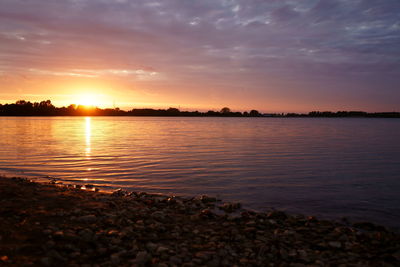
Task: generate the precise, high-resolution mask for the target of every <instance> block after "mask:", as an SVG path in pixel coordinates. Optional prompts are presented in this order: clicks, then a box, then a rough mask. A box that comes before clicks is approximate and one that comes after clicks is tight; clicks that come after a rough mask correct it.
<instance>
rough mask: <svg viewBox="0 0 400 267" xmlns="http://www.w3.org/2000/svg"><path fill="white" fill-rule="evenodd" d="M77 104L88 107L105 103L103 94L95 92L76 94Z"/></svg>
mask: <svg viewBox="0 0 400 267" xmlns="http://www.w3.org/2000/svg"><path fill="white" fill-rule="evenodd" d="M75 102H76V104H77V105H78V106H79V105H80V106H87V107H100V106H102V105H103V101H102V96H101V95H99V94H95V93H82V94H79V95H77V96H76V101H75Z"/></svg>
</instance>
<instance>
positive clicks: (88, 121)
mask: <svg viewBox="0 0 400 267" xmlns="http://www.w3.org/2000/svg"><path fill="white" fill-rule="evenodd" d="M85 120H86V128H85V137H86V148H85V156H86V158H87V159H90V155H91V151H92V148H91V143H90V139H91V136H92V129H91V119H90V117H86V118H85Z"/></svg>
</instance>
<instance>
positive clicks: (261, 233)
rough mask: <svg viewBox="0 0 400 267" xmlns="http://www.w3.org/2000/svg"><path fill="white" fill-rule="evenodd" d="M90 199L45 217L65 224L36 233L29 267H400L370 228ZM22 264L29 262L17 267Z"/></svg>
mask: <svg viewBox="0 0 400 267" xmlns="http://www.w3.org/2000/svg"><path fill="white" fill-rule="evenodd" d="M68 190H70V189H68ZM68 190H67V191H68ZM73 192H76V193H79V194H88V193H87V192H82V191H79V192H78V191H75V190H74V191H73ZM90 194H91V195H92V194H94V193H90ZM0 197H1V196H0ZM39 197H40V196H38V198H39ZM80 198H82V199H83V197H82V196H80ZM93 199H94V198H91V197H87V199H85V200H87V201H86V202H85V201H82V204H80V205H79V208H75V209H74V210H73V211H72V212H71V211H68V210H59V209H57V211H56V212H53V211H49V213H50V214H53V213H57V214H60V215H61V214H64V216H63V217H65V219H63V221H62V223H60V222H59V221H57V222H55V221H54V222H53V221H52V220H48V221H46V224H43V225H44V227H43V229H44V230H38V233H39V234H42V237H43V240H41V242H42V243H41V244H40V245H39V246H38V247H37V252H36V250H35V253H36V254H35V255H38V256H37V258H36V259H35V260H31V262H33V264H34V265H38V266H56V265H64V264H65V263H66V262H68V266H86V265H87V266H89V264H90V266H99V267H100V266H101V267H102V266H159V267H172V266H187V267H189V266H211V267H212V266H215V267H216V266H269V265H268V264H271V266H297V267H302V266H400V244H399V242H398V240H399V236H398V234H396V233H393V232H389V231H388V230H387V229H384V228H382V227H379V226H375V225H373V224H369V223H360V224H355V226H357V228H354V227H353V226H348V225H346V226H345V225H343V224H340V223H337V222H333V221H326V220H317V219H316V218H315V217H308V218H306V217H304V216H291V215H288V214H286V213H284V212H282V211H275V210H274V211H271V212H269V213H256V212H253V211H248V210H244V209H241V206H240V205H238V204H237V203H225V204H223V205H222V207H223V208H222V210H219V208H218V205H214V204H213V203H215V202H217V200H216V198H212V197H208V196H201V197H200V198H192V199H185V198H182V197H174V196H173V197H166V196H155V195H151V194H146V193H137V194H132V193H129V192H128V193H126V192H123V191H118V193H115V194H114V195H113V196H111V195H106V194H100V193H99V194H97V195H96V198H95V199H96V200H95V201H96V211H94V210H95V209H94V208H93V207H89V205H88V206H86V203H90V201H94V200H93ZM3 201H4V200H3ZM0 208H1V206H0ZM235 209H236V210H237V209H240V210H239V211H236V210H235ZM40 210H41V212H43V210H45V208H42V209H40ZM232 211H233V212H232ZM235 211H236V212H235ZM72 215H73V216H72ZM20 217H21V218H22V215H21V216H20ZM27 217H28V216H27ZM31 217H32V218H35V219H34V220H35V221H42V219H41V218H38V217H34V216H31ZM28 218H29V217H28ZM53 219H54V217H53ZM56 219H57V220H59V218H56ZM32 221H33V220H31V221H30V222H29V223H30V224H32V223H33V224H34V221H33V222H32ZM34 227H37V226H35V225H34ZM37 229H40V227H37ZM4 240H8V237H7V238H6V237H5V236H3V239H2V240H1V241H2V242H3V241H4ZM42 244H43V245H42ZM27 247H28V246H27ZM26 249H27V248H26V247H23V248H21V251H24V250H26ZM17 251H18V250H17ZM5 254H6V252H4V253H3V252H2V255H5ZM2 255H0V256H1V258H0V259H1V261H0V262H5V261H7V263H8V262H11V261H10V260H9V259H8V258H7V260H4V257H11V256H12V259H13V261H14V257H15V255H11V256H10V255H9V254H8V252H7V256H2ZM17 257H18V256H17ZM372 259H373V261H372ZM12 263H14V262H12ZM17 263H18V264H19V263H20V262H17ZM24 264H25V265H27V264H28V260H26V261H25V262H21V264H19V265H22V266H24Z"/></svg>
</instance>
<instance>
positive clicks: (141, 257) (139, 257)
mask: <svg viewBox="0 0 400 267" xmlns="http://www.w3.org/2000/svg"><path fill="white" fill-rule="evenodd" d="M149 257H150V256H149V254H148V253H147V252H146V251H139V252H138V253H137V254H136V263H137V264H138V265H143V264H145V263H146V262H147V261H148V260H149Z"/></svg>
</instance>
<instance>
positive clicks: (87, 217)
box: [76, 214, 97, 223]
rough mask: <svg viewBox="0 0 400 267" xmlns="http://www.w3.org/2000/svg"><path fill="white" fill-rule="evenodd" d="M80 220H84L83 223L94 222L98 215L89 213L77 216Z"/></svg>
mask: <svg viewBox="0 0 400 267" xmlns="http://www.w3.org/2000/svg"><path fill="white" fill-rule="evenodd" d="M76 220H77V221H78V222H83V223H94V222H96V220H97V217H96V215H93V214H89V215H84V216H80V217H78V218H76Z"/></svg>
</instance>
